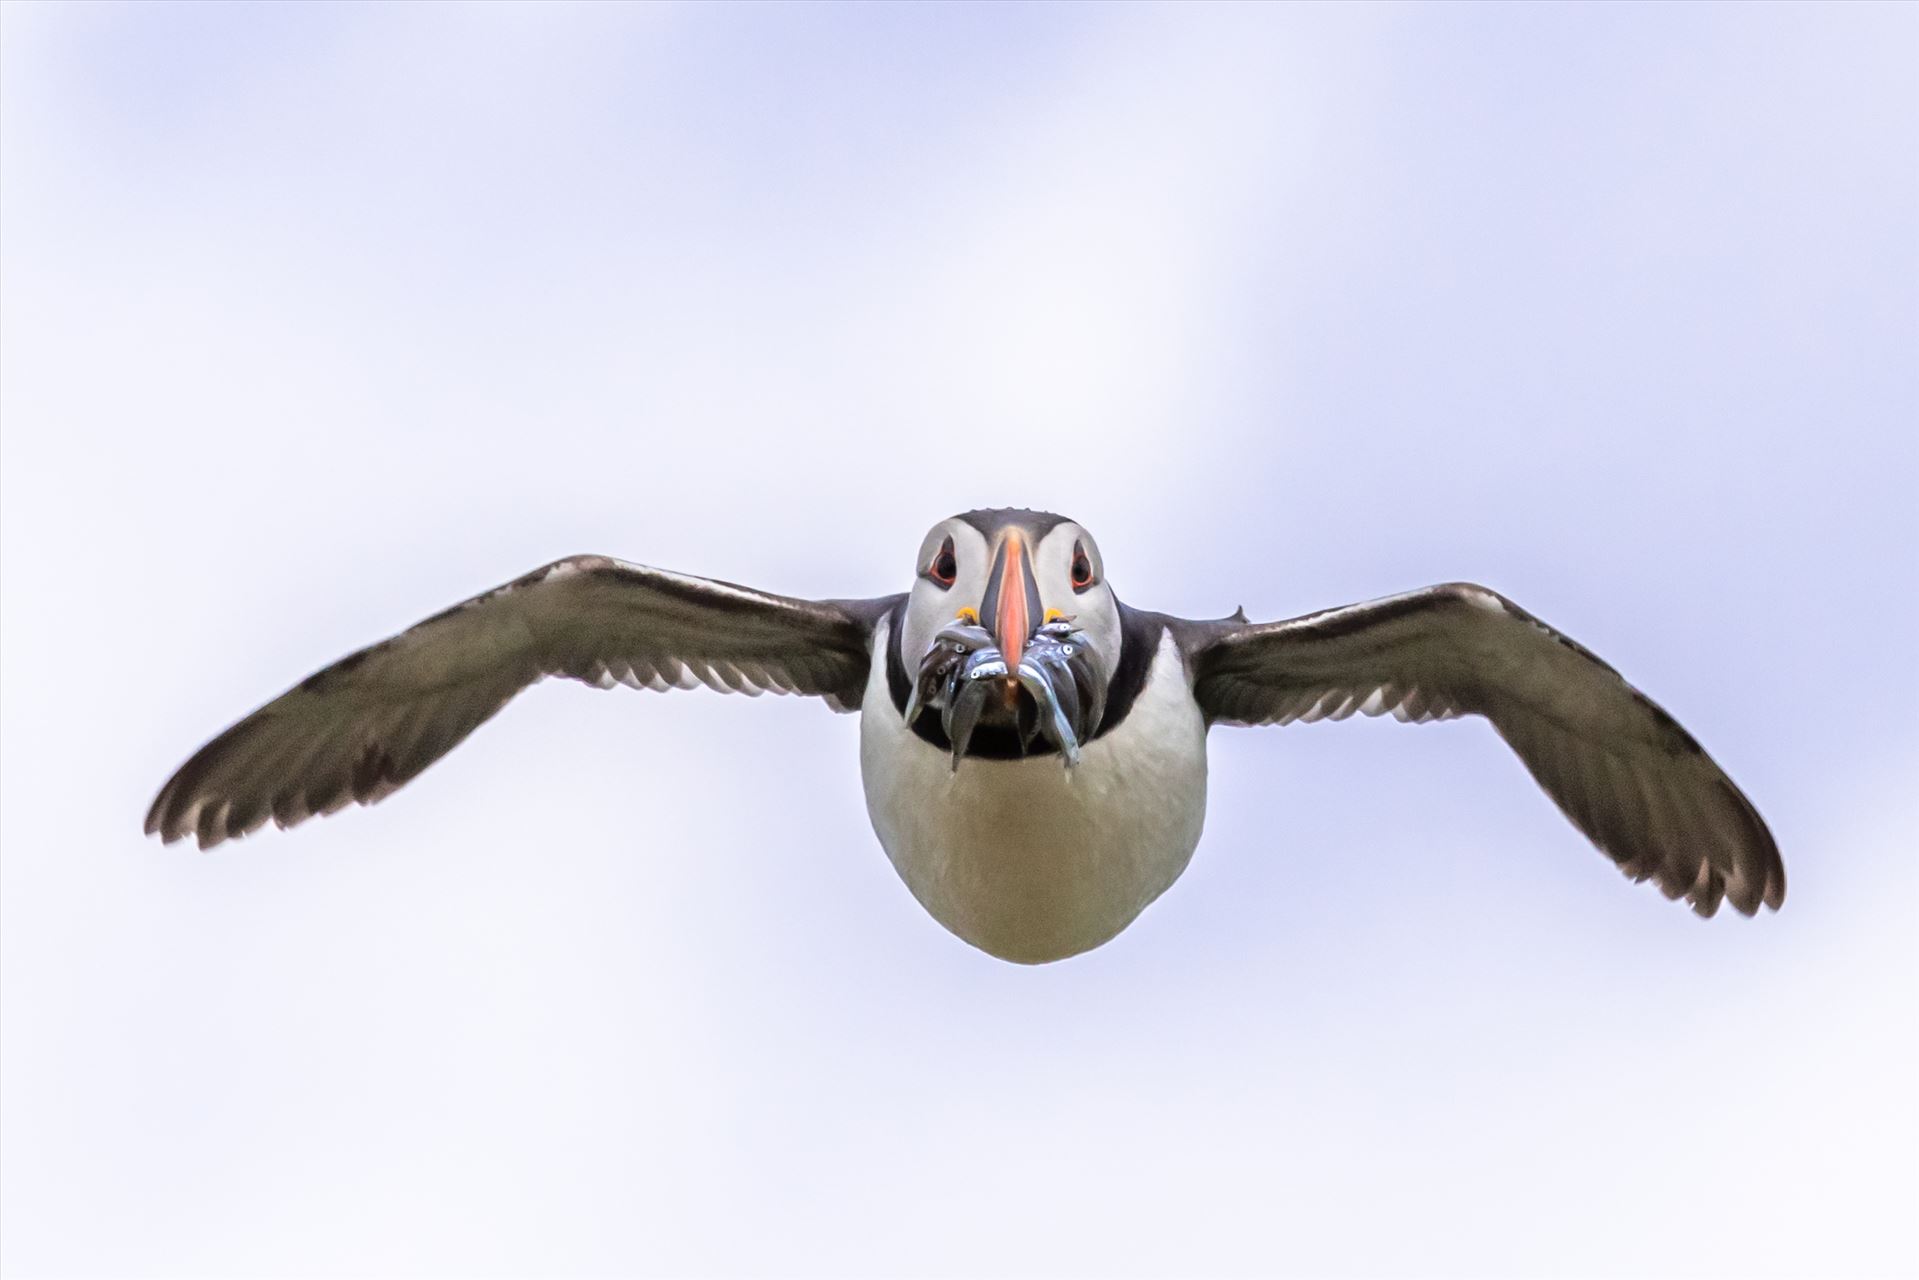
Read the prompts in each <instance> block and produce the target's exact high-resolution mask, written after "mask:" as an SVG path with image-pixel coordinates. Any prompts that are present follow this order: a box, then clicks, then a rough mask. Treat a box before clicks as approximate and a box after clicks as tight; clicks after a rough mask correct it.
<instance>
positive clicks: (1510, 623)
mask: <svg viewBox="0 0 1919 1280" xmlns="http://www.w3.org/2000/svg"><path fill="white" fill-rule="evenodd" d="M1175 625H1176V627H1177V628H1178V630H1179V633H1180V634H1181V636H1182V642H1183V647H1184V648H1185V650H1186V652H1187V654H1188V661H1189V662H1190V664H1191V667H1192V673H1193V679H1194V695H1195V696H1196V697H1197V698H1198V700H1199V703H1200V706H1201V708H1202V709H1203V710H1204V711H1205V713H1206V716H1207V718H1208V720H1209V721H1224V722H1226V723H1231V724H1249V725H1251V724H1286V723H1288V722H1290V721H1294V720H1321V719H1330V720H1338V719H1342V718H1344V717H1346V716H1349V715H1351V714H1353V712H1355V711H1359V712H1363V713H1365V714H1367V715H1375V716H1376V715H1384V714H1387V713H1391V714H1392V715H1394V716H1395V717H1397V718H1398V719H1400V720H1435V719H1445V718H1449V717H1452V716H1460V715H1482V716H1485V717H1486V718H1487V719H1488V720H1491V721H1492V723H1493V728H1494V729H1496V730H1498V732H1499V735H1500V737H1502V738H1504V739H1505V740H1506V742H1507V744H1508V745H1510V746H1511V747H1512V748H1513V750H1514V751H1516V752H1518V753H1519V758H1520V759H1521V760H1522V761H1524V762H1525V765H1526V768H1527V769H1528V770H1530V771H1531V773H1532V775H1533V777H1534V779H1536V780H1537V781H1538V783H1539V785H1540V786H1541V787H1544V788H1545V790H1546V793H1547V794H1548V795H1550V796H1551V797H1552V798H1553V800H1554V801H1555V802H1556V803H1557V804H1558V805H1559V807H1560V809H1561V810H1562V811H1563V812H1564V813H1565V815H1566V816H1567V817H1568V818H1570V819H1572V821H1573V823H1574V825H1576V826H1577V827H1578V828H1579V829H1580V830H1581V831H1583V832H1585V833H1586V835H1587V836H1588V837H1589V838H1590V839H1591V840H1592V842H1593V843H1594V844H1596V845H1598V846H1599V848H1600V849H1602V850H1604V851H1605V853H1606V854H1607V855H1608V856H1609V857H1611V858H1612V859H1613V861H1615V862H1617V863H1618V864H1619V866H1620V869H1621V870H1623V871H1624V872H1625V873H1626V874H1627V875H1629V876H1631V877H1632V878H1633V879H1635V880H1644V879H1647V878H1648V877H1650V878H1652V879H1654V880H1657V881H1658V883H1659V887H1660V888H1661V889H1662V890H1663V891H1664V892H1665V894H1666V896H1667V897H1671V898H1677V897H1680V896H1682V895H1683V896H1684V897H1685V898H1686V900H1687V901H1688V902H1690V903H1691V904H1692V906H1693V909H1694V910H1695V911H1697V912H1698V913H1699V914H1700V915H1705V916H1709V915H1711V914H1712V913H1713V912H1714V911H1716V910H1718V908H1719V903H1720V900H1721V899H1722V898H1729V899H1730V900H1731V901H1732V904H1733V906H1735V907H1737V908H1738V909H1739V910H1740V911H1742V912H1744V913H1745V914H1747V915H1752V914H1753V913H1754V912H1756V911H1758V910H1759V907H1760V904H1761V903H1764V904H1765V905H1766V906H1769V907H1772V908H1774V909H1777V908H1778V907H1779V905H1780V903H1782V902H1783V901H1784V900H1785V897H1786V871H1785V867H1784V866H1783V865H1782V864H1781V862H1780V860H1779V849H1778V847H1777V846H1776V845H1775V844H1774V843H1773V839H1772V834H1771V833H1770V832H1769V831H1767V830H1766V824H1765V823H1764V822H1763V821H1761V819H1760V817H1759V814H1758V813H1757V812H1756V811H1755V810H1754V809H1753V807H1752V804H1751V802H1750V801H1748V800H1747V799H1746V797H1745V796H1744V795H1743V794H1741V793H1740V791H1739V788H1738V787H1736V786H1734V785H1733V783H1732V779H1730V778H1728V777H1727V776H1726V774H1725V772H1724V771H1723V770H1721V769H1720V767H1719V766H1718V765H1717V764H1715V763H1713V760H1712V757H1710V756H1708V755H1707V754H1706V753H1705V751H1704V750H1703V749H1702V748H1701V747H1700V745H1699V744H1698V743H1697V742H1695V741H1694V740H1693V738H1692V735H1690V734H1688V733H1687V732H1686V731H1685V730H1684V729H1682V728H1680V727H1679V724H1678V723H1677V722H1676V721H1675V720H1674V719H1673V718H1672V717H1671V716H1669V715H1667V714H1666V713H1665V712H1664V711H1663V710H1661V709H1660V708H1659V707H1658V706H1657V705H1655V704H1654V703H1653V701H1652V700H1651V699H1650V698H1648V697H1646V695H1644V694H1643V693H1641V692H1639V690H1637V689H1635V688H1633V687H1632V686H1631V685H1629V684H1627V683H1626V681H1625V680H1624V679H1622V678H1621V677H1620V675H1619V673H1618V672H1617V671H1614V670H1613V669H1612V668H1611V667H1609V666H1607V665H1606V664H1605V663H1604V662H1601V661H1600V660H1599V659H1598V658H1597V657H1595V656H1593V654H1591V653H1590V652H1588V651H1587V650H1586V649H1585V648H1583V647H1581V646H1580V645H1578V644H1577V643H1575V642H1574V641H1572V640H1570V639H1568V638H1567V637H1565V636H1563V635H1561V634H1559V632H1557V631H1555V630H1553V629H1552V628H1551V627H1549V626H1547V625H1546V624H1545V623H1543V622H1541V621H1540V620H1539V619H1537V618H1535V617H1533V616H1532V615H1531V614H1529V613H1527V612H1526V611H1525V610H1523V609H1521V608H1520V607H1519V606H1518V605H1516V604H1514V603H1513V602H1512V601H1510V600H1508V599H1506V598H1505V597H1504V596H1501V595H1499V594H1498V593H1497V592H1494V591H1489V590H1487V589H1486V588H1484V587H1478V586H1473V585H1471V584H1468V583H1452V584H1449V585H1446V586H1440V587H1430V588H1427V589H1426V590H1424V591H1414V592H1409V593H1408V594H1406V595H1400V596H1391V597H1388V598H1387V599H1384V600H1375V601H1372V602H1370V603H1367V604H1356V605H1349V606H1347V607H1345V608H1342V609H1328V610H1326V611H1325V612H1323V613H1314V614H1308V615H1307V616H1305V617H1302V618H1294V619H1291V620H1290V621H1286V622H1271V623H1263V624H1247V623H1244V622H1239V621H1237V620H1228V621H1224V622H1210V623H1198V622H1180V623H1176V624H1175Z"/></svg>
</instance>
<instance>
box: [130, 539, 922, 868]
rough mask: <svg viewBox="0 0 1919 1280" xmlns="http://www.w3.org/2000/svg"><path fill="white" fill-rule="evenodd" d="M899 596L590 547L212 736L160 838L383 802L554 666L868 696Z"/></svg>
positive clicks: (150, 823)
mask: <svg viewBox="0 0 1919 1280" xmlns="http://www.w3.org/2000/svg"><path fill="white" fill-rule="evenodd" d="M896 600H897V597H888V598H885V599H880V600H870V601H864V600H862V601H841V600H829V601H816V600H796V599H792V598H790V597H787V596H776V595H771V594H769V593H767V592H764V591H754V590H751V589H750V588H747V587H738V586H734V585H733V584H731V583H727V582H715V581H712V580H710V579H706V578H695V577H689V576H688V575H686V574H679V573H669V572H667V571H666V570H664V569H650V568H647V567H646V566H644V565H635V564H624V563H622V562H620V561H618V560H613V559H610V558H608V557H606V556H573V557H570V558H569V559H565V560H558V561H555V562H554V563H552V564H550V565H546V566H545V567H543V568H540V569H536V570H534V571H533V572H532V573H529V574H527V575H525V576H524V577H521V578H516V579H515V580H514V581H512V582H509V583H507V584H506V585H505V586H503V587H499V588H496V589H495V590H492V591H488V592H486V593H485V594H483V595H478V596H475V597H473V598H472V599H471V600H467V601H465V602H464V603H461V604H457V605H455V606H453V607H452V608H451V609H448V610H446V611H444V612H442V613H438V614H435V615H434V616H433V617H431V618H428V619H427V620H426V621H425V622H422V623H419V624H418V625H417V626H414V627H411V628H409V629H408V630H406V631H402V632H401V633H400V634H399V635H396V636H394V637H392V638H391V639H388V640H383V641H381V642H380V643H379V644H375V645H371V646H369V647H367V648H365V649H362V650H360V651H359V652H358V653H353V654H349V655H348V656H346V657H344V658H342V659H340V661H338V662H336V663H334V664H333V665H332V666H330V667H326V668H324V669H322V670H320V671H318V672H315V673H314V674H313V675H311V676H309V677H307V679H305V680H303V681H302V682H300V683H299V684H298V685H295V686H294V687H293V688H291V689H289V690H287V691H286V692H285V693H283V694H281V695H280V696H279V697H278V698H275V699H274V700H273V701H272V702H269V703H267V704H266V705H265V706H264V707H261V708H260V709H259V710H258V711H255V712H254V713H253V714H252V715H250V716H248V717H247V718H246V719H244V720H242V721H240V722H239V723H238V724H236V725H234V726H233V727H232V728H230V729H228V730H227V731H226V732H225V733H222V734H221V735H220V736H219V737H217V738H215V739H214V740H213V741H212V742H209V743H208V744H207V745H206V746H204V747H202V748H201V749H200V750H199V751H198V752H197V753H195V754H194V756H193V758H192V759H190V760H188V761H187V762H186V763H185V764H184V765H182V766H181V767H180V770H179V772H177V773H175V774H174V775H173V777H172V778H171V779H169V780H168V782H167V784H166V786H164V787H162V788H161V789H160V794H159V795H158V796H157V797H155V799H154V801H153V807H152V809H151V810H149V812H148V813H147V827H146V829H147V833H148V834H149V835H151V834H153V833H156V832H157V833H159V834H160V836H161V837H162V838H164V839H166V840H167V841H173V840H178V839H180V838H181V837H183V836H187V835H194V836H198V837H199V841H200V845H201V847H202V848H207V847H209V846H212V845H215V844H218V843H219V842H220V841H222V840H226V839H229V838H231V837H234V836H240V835H245V834H246V833H247V832H249V831H252V830H254V829H255V828H256V827H259V826H260V825H262V824H263V823H265V822H266V821H267V820H268V819H269V818H271V819H272V820H273V821H274V822H276V823H278V824H279V825H280V826H282V827H290V826H292V825H294V824H295V823H297V822H302V821H304V820H305V819H306V818H308V817H310V816H311V815H313V814H316V813H332V812H333V811H334V810H336V809H339V808H342V807H343V806H345V805H346V804H348V803H349V802H352V801H358V802H359V803H361V804H371V803H373V802H374V801H375V800H379V799H381V798H382V797H384V796H386V795H388V794H389V793H390V792H392V791H393V790H395V789H396V788H398V787H400V786H401V785H403V784H405V783H407V782H409V781H411V780H412V779H413V778H414V776H415V775H417V774H418V773H419V772H420V771H421V770H422V769H424V768H426V767H427V766H428V765H430V764H432V763H433V762H434V761H435V760H438V759H439V758H440V757H441V756H443V755H445V754H446V753H447V752H448V751H451V750H452V749H453V748H454V747H456V746H458V745H459V744H460V743H461V742H462V741H463V740H464V739H465V738H466V736H467V735H468V734H470V733H472V732H473V730H475V729H477V728H478V727H479V726H480V725H481V724H483V723H485V722H486V721H487V720H488V719H490V718H491V717H492V716H493V714H494V713H495V712H497V711H499V709H500V708H501V707H503V706H505V705H506V704H507V702H508V701H509V700H510V699H511V698H512V697H513V696H514V695H515V694H517V693H519V692H520V690H522V689H524V688H526V687H527V686H528V685H530V684H533V683H535V682H537V681H538V680H540V679H542V678H543V677H545V676H567V677H570V678H572V679H575V680H580V681H584V682H586V683H588V684H594V685H598V686H600V687H602V688H611V687H612V686H613V685H614V684H618V683H624V684H630V685H633V686H634V687H636V688H653V689H668V688H692V687H694V686H695V685H698V684H705V685H707V686H709V687H711V688H714V689H718V690H721V691H722V692H725V691H729V690H734V691H739V692H744V693H755V694H756V693H760V692H764V691H768V690H770V691H773V692H778V693H803V694H814V695H817V696H819V697H823V698H825V699H826V700H827V701H828V702H829V703H831V704H832V705H833V706H834V707H836V708H837V709H839V710H842V711H847V710H852V709H854V708H856V707H858V706H859V703H860V693H861V690H862V689H863V688H864V687H865V683H866V672H867V666H868V663H869V661H870V659H869V657H868V652H867V649H868V643H869V640H870V638H871V635H872V629H873V624H874V622H875V620H876V619H877V618H878V617H879V616H880V615H881V614H882V613H884V612H885V611H886V610H887V609H888V608H890V607H892V605H893V604H894V602H895V601H896Z"/></svg>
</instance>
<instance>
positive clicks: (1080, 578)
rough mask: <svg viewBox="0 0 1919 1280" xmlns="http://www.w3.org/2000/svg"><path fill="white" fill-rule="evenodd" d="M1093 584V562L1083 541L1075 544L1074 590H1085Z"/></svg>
mask: <svg viewBox="0 0 1919 1280" xmlns="http://www.w3.org/2000/svg"><path fill="white" fill-rule="evenodd" d="M1092 585H1093V562H1092V561H1091V560H1089V559H1088V558H1087V556H1086V548H1085V546H1084V545H1082V544H1081V543H1077V542H1075V543H1074V544H1073V590H1075V591H1084V590H1086V588H1088V587H1090V586H1092Z"/></svg>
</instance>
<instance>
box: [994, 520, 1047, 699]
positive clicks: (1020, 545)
mask: <svg viewBox="0 0 1919 1280" xmlns="http://www.w3.org/2000/svg"><path fill="white" fill-rule="evenodd" d="M979 611H980V616H981V617H983V618H990V619H991V620H992V624H991V625H992V628H993V641H994V643H995V644H997V645H998V646H999V651H1000V655H1001V656H1002V657H1004V658H1005V659H1006V670H1007V672H1008V674H1011V673H1012V672H1013V671H1015V670H1017V669H1018V667H1019V660H1020V658H1021V656H1022V655H1023V654H1024V653H1025V652H1026V642H1027V640H1029V639H1031V638H1032V635H1033V632H1034V631H1035V630H1037V629H1038V627H1039V618H1040V607H1039V584H1038V583H1037V582H1035V581H1034V580H1033V561H1032V557H1031V556H1030V555H1029V554H1028V553H1027V550H1026V538H1025V536H1024V535H1023V534H1021V533H1020V531H1019V530H1017V529H1009V530H1007V533H1006V536H1005V537H1004V538H1002V539H1001V540H1000V544H999V551H998V552H997V553H996V554H995V555H994V557H993V569H992V573H991V574H990V575H989V576H988V579H987V587H986V598H985V599H984V600H981V601H980V609H979Z"/></svg>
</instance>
